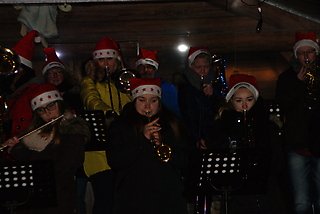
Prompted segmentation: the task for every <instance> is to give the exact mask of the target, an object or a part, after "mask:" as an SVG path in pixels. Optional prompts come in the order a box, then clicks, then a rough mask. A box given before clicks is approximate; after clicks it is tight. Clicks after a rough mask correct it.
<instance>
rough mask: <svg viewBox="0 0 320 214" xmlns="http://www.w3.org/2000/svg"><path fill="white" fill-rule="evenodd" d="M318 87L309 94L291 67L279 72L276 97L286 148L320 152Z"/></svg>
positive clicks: (319, 98)
mask: <svg viewBox="0 0 320 214" xmlns="http://www.w3.org/2000/svg"><path fill="white" fill-rule="evenodd" d="M319 92H320V90H319V89H318V90H317V92H315V93H312V94H309V93H308V90H307V85H306V84H305V82H304V81H301V80H299V79H298V78H297V72H295V70H294V69H293V68H290V69H288V70H287V71H285V72H283V73H281V74H280V76H279V78H278V81H277V88H276V100H277V102H278V103H279V104H280V107H281V110H282V111H283V114H284V121H285V123H284V139H285V143H286V148H287V149H288V150H296V151H298V150H309V151H311V152H312V153H314V154H317V155H319V154H320V135H319V127H320V93H319Z"/></svg>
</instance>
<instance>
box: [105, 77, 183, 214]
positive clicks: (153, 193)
mask: <svg viewBox="0 0 320 214" xmlns="http://www.w3.org/2000/svg"><path fill="white" fill-rule="evenodd" d="M130 88H131V93H132V98H133V101H132V102H131V103H129V104H127V105H126V108H125V109H124V111H123V112H122V114H121V115H120V118H119V119H117V120H116V121H115V122H114V123H112V124H111V127H110V129H109V133H108V134H109V135H108V136H109V140H110V141H109V142H110V144H109V147H108V150H107V154H108V155H107V157H108V161H109V163H110V165H111V167H112V169H113V170H114V172H115V173H116V176H115V178H116V180H115V188H114V189H115V193H114V194H115V197H114V198H115V201H114V211H113V213H116V214H127V213H130V212H134V213H153V214H171V213H172V214H186V213H187V209H186V202H185V199H184V197H183V185H182V181H181V172H182V169H183V168H184V165H185V161H186V155H185V153H184V143H185V142H186V141H185V140H186V139H185V135H184V133H183V131H182V130H183V129H182V127H181V125H180V124H179V122H178V120H177V119H175V117H174V116H173V114H171V113H169V111H167V110H165V109H164V108H163V106H162V105H161V88H160V79H159V78H152V79H139V78H133V79H131V80H130ZM162 144H163V146H164V147H160V146H161V145H162ZM160 148H161V149H160ZM158 149H159V150H161V151H159V150H158ZM162 149H163V150H162ZM157 151H159V153H157Z"/></svg>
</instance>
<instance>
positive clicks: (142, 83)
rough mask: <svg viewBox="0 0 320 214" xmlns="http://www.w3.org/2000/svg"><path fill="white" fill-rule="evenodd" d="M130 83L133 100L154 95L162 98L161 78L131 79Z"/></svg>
mask: <svg viewBox="0 0 320 214" xmlns="http://www.w3.org/2000/svg"><path fill="white" fill-rule="evenodd" d="M129 81H130V90H131V95H132V98H133V99H135V98H137V97H139V96H142V95H144V94H152V95H155V96H158V97H159V98H161V88H160V85H161V80H160V78H131V79H130V80H129Z"/></svg>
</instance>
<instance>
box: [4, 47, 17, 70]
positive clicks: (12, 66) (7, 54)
mask: <svg viewBox="0 0 320 214" xmlns="http://www.w3.org/2000/svg"><path fill="white" fill-rule="evenodd" d="M19 65H20V58H19V56H18V55H17V54H16V53H15V52H14V51H13V50H10V49H9V48H5V47H2V46H0V75H1V74H5V75H8V74H13V73H16V72H17V70H18V67H19Z"/></svg>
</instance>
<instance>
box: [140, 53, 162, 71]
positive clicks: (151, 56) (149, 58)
mask: <svg viewBox="0 0 320 214" xmlns="http://www.w3.org/2000/svg"><path fill="white" fill-rule="evenodd" d="M157 53H158V52H157V51H152V50H146V49H143V48H140V50H139V59H138V60H137V62H136V67H138V66H139V65H152V66H154V67H155V68H156V70H158V68H159V62H158V56H157Z"/></svg>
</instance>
